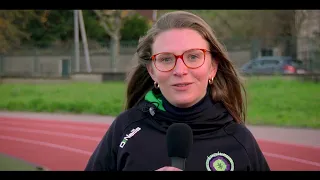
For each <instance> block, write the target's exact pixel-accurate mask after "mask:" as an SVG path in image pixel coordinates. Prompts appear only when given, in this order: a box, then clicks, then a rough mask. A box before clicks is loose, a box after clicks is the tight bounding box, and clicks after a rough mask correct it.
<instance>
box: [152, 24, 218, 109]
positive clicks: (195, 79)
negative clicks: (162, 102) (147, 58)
mask: <svg viewBox="0 0 320 180" xmlns="http://www.w3.org/2000/svg"><path fill="white" fill-rule="evenodd" d="M191 49H206V50H209V45H208V42H207V41H206V40H205V39H203V38H202V36H201V35H200V34H199V33H198V32H197V31H195V30H192V29H171V30H167V31H165V32H162V33H160V34H159V35H158V36H157V37H156V38H155V40H154V43H153V45H152V51H153V52H152V53H153V55H155V54H158V53H163V52H166V53H168V52H169V53H172V54H174V55H176V56H177V55H181V54H183V53H184V52H186V51H187V52H186V53H185V55H184V56H183V59H184V60H185V63H186V64H187V65H189V66H190V67H191V66H193V67H198V66H200V65H201V63H199V62H201V61H202V59H204V63H203V64H202V65H201V66H200V67H198V68H195V69H191V68H188V67H187V66H186V64H184V62H183V61H182V58H181V57H182V56H180V57H178V58H177V62H176V65H175V66H174V61H175V58H174V56H173V55H169V54H162V55H161V54H160V55H156V56H155V59H156V64H155V63H154V62H155V60H153V62H152V63H150V64H149V65H148V66H147V68H148V72H149V74H150V76H151V77H152V79H153V80H154V81H155V82H157V83H158V84H159V88H160V90H161V92H162V94H163V95H164V96H165V98H166V99H167V100H168V101H169V102H170V103H171V104H173V105H174V106H176V107H190V106H192V105H194V104H195V103H197V102H198V101H200V100H201V99H202V98H203V97H204V96H205V94H206V89H207V86H208V80H209V79H211V78H212V77H214V76H215V74H216V72H217V66H216V63H213V62H215V61H212V57H211V54H210V52H205V53H203V52H202V51H199V50H191ZM189 50H191V51H189ZM202 62H203V61H202ZM173 66H174V68H173V69H172V70H171V71H165V72H164V71H160V70H168V69H170V68H169V67H173Z"/></svg>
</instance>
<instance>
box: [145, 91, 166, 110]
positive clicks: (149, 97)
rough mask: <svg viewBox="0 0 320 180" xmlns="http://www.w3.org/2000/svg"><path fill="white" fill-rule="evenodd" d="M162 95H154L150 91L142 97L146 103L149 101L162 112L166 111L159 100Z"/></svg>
mask: <svg viewBox="0 0 320 180" xmlns="http://www.w3.org/2000/svg"><path fill="white" fill-rule="evenodd" d="M161 96H162V95H157V96H156V95H155V94H154V93H153V91H152V90H150V91H149V92H148V93H147V94H146V95H145V97H144V99H145V100H146V101H149V102H151V103H153V104H154V105H156V106H157V107H158V109H160V110H162V111H166V110H165V109H164V107H163V105H162V100H161V98H160V97H161Z"/></svg>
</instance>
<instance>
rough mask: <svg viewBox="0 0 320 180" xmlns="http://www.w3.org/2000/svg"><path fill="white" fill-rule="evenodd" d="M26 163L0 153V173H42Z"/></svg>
mask: <svg viewBox="0 0 320 180" xmlns="http://www.w3.org/2000/svg"><path fill="white" fill-rule="evenodd" d="M42 170H43V169H39V168H38V167H37V166H35V165H33V164H30V163H27V162H26V161H23V160H20V159H17V158H14V157H11V156H7V155H4V154H1V153H0V171H42Z"/></svg>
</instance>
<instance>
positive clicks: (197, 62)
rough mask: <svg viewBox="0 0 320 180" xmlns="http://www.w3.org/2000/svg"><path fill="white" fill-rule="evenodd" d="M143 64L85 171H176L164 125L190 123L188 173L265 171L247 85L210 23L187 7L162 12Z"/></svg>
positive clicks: (144, 42)
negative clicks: (248, 118) (249, 118)
mask: <svg viewBox="0 0 320 180" xmlns="http://www.w3.org/2000/svg"><path fill="white" fill-rule="evenodd" d="M135 58H137V60H138V62H139V65H138V66H137V67H136V68H135V69H134V71H133V72H132V74H131V76H130V79H129V83H128V88H127V102H126V103H127V104H126V110H125V112H123V113H121V114H120V115H119V116H118V117H117V118H116V119H115V121H114V122H113V123H112V124H111V126H110V128H109V129H108V131H107V133H106V134H105V136H104V137H103V139H102V140H101V142H100V143H99V145H98V146H97V148H96V149H95V151H94V153H93V154H92V156H91V157H90V159H89V161H88V164H87V167H86V168H85V170H88V171H90V170H104V171H154V170H157V171H177V170H180V169H177V168H174V167H170V158H169V157H168V154H167V148H166V131H167V129H168V127H169V126H170V125H171V124H173V123H177V122H179V123H181V122H182V123H185V124H187V125H189V126H190V127H191V128H192V131H193V138H194V139H193V142H194V143H193V145H192V148H191V151H190V154H189V157H188V159H187V161H186V165H185V171H267V170H269V166H268V164H267V161H266V159H265V158H264V156H263V154H262V152H261V150H260V148H259V146H258V144H257V142H256V140H255V139H254V137H253V136H252V134H251V133H250V131H249V130H248V129H247V128H246V127H245V126H244V125H243V123H244V122H245V110H244V109H245V108H244V104H245V103H244V100H243V94H242V93H243V92H245V91H242V90H243V88H242V85H241V83H240V80H239V77H238V75H237V73H236V71H235V69H234V68H233V66H232V64H231V62H230V60H229V58H228V56H227V54H226V51H225V50H224V49H223V47H222V45H221V44H220V43H219V42H218V40H217V38H216V37H215V35H214V33H213V31H212V30H211V28H210V26H209V25H208V24H207V23H206V22H205V21H204V20H202V19H201V18H200V17H198V16H196V15H194V14H191V13H188V12H183V11H177V12H171V13H167V14H165V15H164V16H162V17H161V18H160V19H159V20H158V21H157V22H156V23H155V24H154V25H153V27H152V28H151V29H150V30H149V31H148V32H147V34H146V36H144V37H143V38H142V39H141V40H140V41H139V45H138V48H137V53H136V55H135Z"/></svg>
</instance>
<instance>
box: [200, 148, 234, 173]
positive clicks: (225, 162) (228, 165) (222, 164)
mask: <svg viewBox="0 0 320 180" xmlns="http://www.w3.org/2000/svg"><path fill="white" fill-rule="evenodd" d="M206 168H207V170H208V171H233V170H234V162H233V160H232V159H231V157H230V156H228V155H227V154H225V153H221V152H217V153H214V154H211V155H210V156H208V157H207V161H206Z"/></svg>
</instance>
